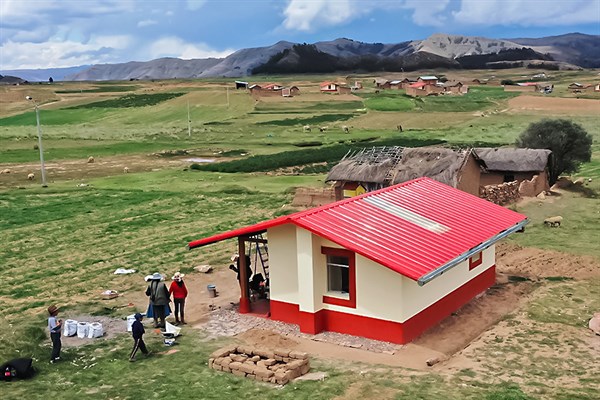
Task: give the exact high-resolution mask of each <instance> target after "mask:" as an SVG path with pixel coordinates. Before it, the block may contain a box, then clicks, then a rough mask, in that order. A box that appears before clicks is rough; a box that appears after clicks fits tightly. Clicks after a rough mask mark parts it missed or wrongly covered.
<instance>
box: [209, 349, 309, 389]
mask: <svg viewBox="0 0 600 400" xmlns="http://www.w3.org/2000/svg"><path fill="white" fill-rule="evenodd" d="M208 367H209V368H212V369H215V370H217V371H223V372H229V373H232V374H234V375H237V376H243V377H246V378H249V379H254V380H257V381H263V382H270V383H275V384H279V385H285V384H286V383H288V382H289V381H291V380H292V379H295V378H297V377H299V376H302V375H304V374H306V373H308V371H310V361H309V359H308V354H306V353H304V352H301V351H293V350H292V351H290V350H284V349H275V350H264V349H258V348H254V347H250V346H226V347H223V348H221V349H219V350H216V351H215V352H213V353H212V354H211V355H210V358H209V359H208Z"/></svg>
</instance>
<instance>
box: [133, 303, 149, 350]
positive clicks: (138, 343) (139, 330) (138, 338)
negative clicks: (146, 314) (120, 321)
mask: <svg viewBox="0 0 600 400" xmlns="http://www.w3.org/2000/svg"><path fill="white" fill-rule="evenodd" d="M134 317H135V321H133V324H132V325H131V336H133V350H131V354H130V355H129V361H135V354H136V353H137V351H138V349H139V350H141V351H142V353H144V354H146V355H148V354H150V352H149V351H148V349H147V348H146V343H144V333H146V331H145V330H144V325H143V324H142V318H143V317H142V314H140V313H136V314H135V315H134Z"/></svg>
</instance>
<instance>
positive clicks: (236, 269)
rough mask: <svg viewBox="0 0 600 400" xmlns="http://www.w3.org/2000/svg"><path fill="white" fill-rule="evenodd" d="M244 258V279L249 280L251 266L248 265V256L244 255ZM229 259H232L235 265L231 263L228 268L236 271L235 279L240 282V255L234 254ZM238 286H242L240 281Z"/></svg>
mask: <svg viewBox="0 0 600 400" xmlns="http://www.w3.org/2000/svg"><path fill="white" fill-rule="evenodd" d="M245 258H246V279H247V280H248V281H250V277H251V276H252V268H251V267H250V263H251V262H250V256H245ZM231 261H234V262H235V264H236V265H233V264H231V265H230V266H229V269H230V270H232V271H234V272H237V280H238V282H240V257H239V255H237V254H235V255H233V256H232V257H231ZM240 287H242V283H241V282H240Z"/></svg>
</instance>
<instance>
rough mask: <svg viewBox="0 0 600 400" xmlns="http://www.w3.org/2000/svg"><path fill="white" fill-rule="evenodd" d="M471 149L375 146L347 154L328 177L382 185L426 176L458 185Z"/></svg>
mask: <svg viewBox="0 0 600 400" xmlns="http://www.w3.org/2000/svg"><path fill="white" fill-rule="evenodd" d="M471 153H472V152H471V150H453V149H448V148H444V147H418V148H408V147H399V146H387V147H385V146H384V147H372V148H368V149H362V150H360V151H358V152H356V153H353V154H349V155H346V157H344V158H343V159H342V161H340V162H339V163H338V164H337V165H336V166H334V167H333V168H332V169H331V171H329V174H328V175H327V178H326V181H341V182H360V183H372V184H377V185H380V186H382V187H383V186H388V185H394V184H397V183H401V182H406V181H409V180H412V179H415V178H420V177H423V176H425V177H428V178H432V179H435V180H437V181H439V182H442V183H445V184H447V185H450V186H452V187H457V184H458V180H459V175H460V174H459V172H460V170H461V169H462V167H463V166H464V164H465V162H466V160H467V158H468V156H469V154H471Z"/></svg>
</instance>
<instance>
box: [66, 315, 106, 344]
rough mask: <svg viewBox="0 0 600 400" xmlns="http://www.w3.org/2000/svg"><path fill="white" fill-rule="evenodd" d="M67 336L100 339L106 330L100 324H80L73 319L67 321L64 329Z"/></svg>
mask: <svg viewBox="0 0 600 400" xmlns="http://www.w3.org/2000/svg"><path fill="white" fill-rule="evenodd" d="M63 332H64V335H65V336H75V335H77V337H78V338H81V339H83V338H88V339H93V338H98V337H101V336H103V335H104V329H103V328H102V324H101V323H100V322H78V321H75V320H73V319H68V320H66V321H65V326H64V328H63Z"/></svg>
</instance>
